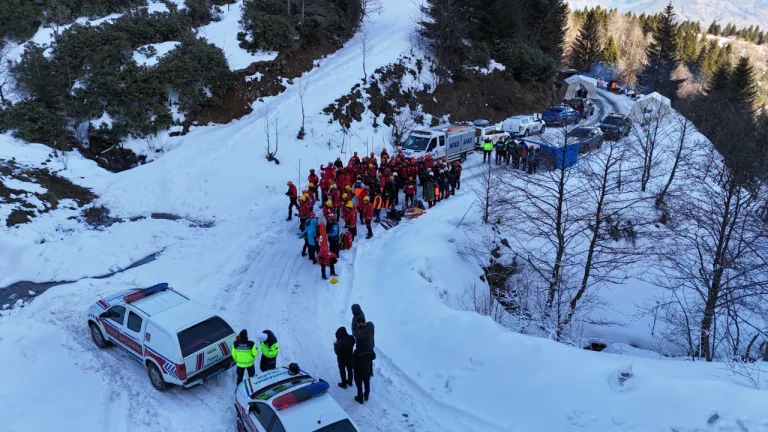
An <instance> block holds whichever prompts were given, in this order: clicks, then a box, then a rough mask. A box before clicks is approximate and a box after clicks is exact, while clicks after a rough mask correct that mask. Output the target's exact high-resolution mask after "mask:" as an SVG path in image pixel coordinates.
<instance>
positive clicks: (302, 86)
mask: <svg viewBox="0 0 768 432" xmlns="http://www.w3.org/2000/svg"><path fill="white" fill-rule="evenodd" d="M307 88H309V82H308V81H306V80H304V78H299V88H298V90H299V102H300V103H301V129H299V134H298V135H297V136H296V138H297V139H304V135H305V131H304V120H305V118H306V117H305V115H304V95H306V94H307Z"/></svg>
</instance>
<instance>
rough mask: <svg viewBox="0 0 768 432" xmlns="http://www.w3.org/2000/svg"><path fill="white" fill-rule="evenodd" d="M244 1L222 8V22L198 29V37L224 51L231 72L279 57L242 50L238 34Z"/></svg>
mask: <svg viewBox="0 0 768 432" xmlns="http://www.w3.org/2000/svg"><path fill="white" fill-rule="evenodd" d="M242 5H243V0H238V1H237V2H236V3H233V4H231V5H225V6H221V9H222V14H221V16H220V18H221V20H220V21H216V22H212V23H210V24H208V25H206V26H202V27H200V28H198V29H197V35H198V36H200V37H204V38H205V39H207V40H208V42H210V43H212V44H214V45H216V46H218V47H219V48H221V49H222V50H223V51H224V55H225V56H226V57H227V62H228V63H229V68H230V69H231V70H240V69H245V68H247V67H248V66H250V64H251V63H253V62H258V61H271V60H274V59H275V57H277V52H271V51H270V52H259V53H256V54H252V53H249V52H248V51H246V50H244V49H242V48H240V42H239V41H238V40H237V33H238V32H239V31H241V30H240V23H239V21H240V18H241V12H240V8H241V7H242Z"/></svg>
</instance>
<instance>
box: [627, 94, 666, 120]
mask: <svg viewBox="0 0 768 432" xmlns="http://www.w3.org/2000/svg"><path fill="white" fill-rule="evenodd" d="M671 109H672V106H671V102H670V100H669V98H667V97H664V96H662V95H660V94H658V93H656V92H653V93H651V94H648V95H642V96H640V97H639V98H637V100H635V103H634V104H632V110H631V111H630V112H629V118H630V119H632V121H633V122H635V123H639V124H641V125H645V124H648V123H650V122H651V121H653V120H654V119H658V118H661V117H664V116H666V115H667V114H669V111H670V110H671Z"/></svg>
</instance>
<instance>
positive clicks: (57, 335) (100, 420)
mask: <svg viewBox="0 0 768 432" xmlns="http://www.w3.org/2000/svg"><path fill="white" fill-rule="evenodd" d="M43 346H44V347H46V348H45V352H38V351H37V350H38V348H39V347H43ZM79 349H80V348H79V347H77V346H76V345H75V344H74V343H73V337H72V335H71V334H70V333H69V332H67V331H66V329H63V328H57V327H56V326H53V325H50V324H43V323H40V322H31V321H30V322H26V323H24V325H16V326H12V325H3V326H0V364H2V365H3V367H4V368H5V369H6V370H7V371H13V373H7V374H6V375H5V377H4V378H3V385H2V386H0V400H1V401H3V402H2V404H3V430H4V431H8V432H12V431H29V430H73V431H75V430H77V431H91V430H93V431H95V430H106V429H112V428H108V426H109V413H108V412H104V411H101V410H94V408H95V407H98V406H101V405H102V404H103V403H104V401H109V399H110V397H109V393H108V387H107V386H105V385H104V384H105V383H104V381H103V378H102V377H101V376H99V375H98V374H95V373H93V372H94V371H93V370H91V371H88V370H87V368H89V367H90V368H93V366H94V365H93V364H91V365H87V364H82V363H84V362H87V357H85V356H80V357H77V358H73V357H72V350H79ZM77 363H81V364H79V365H78V364H77ZM33 371H34V372H33ZM19 389H25V391H18V390H19ZM111 402H112V403H116V402H117V401H111ZM108 405H109V402H108ZM30 407H37V408H36V409H35V411H36V412H37V415H30ZM126 408H127V407H126ZM62 427H63V429H62ZM113 430H126V429H124V428H122V427H118V428H117V429H113Z"/></svg>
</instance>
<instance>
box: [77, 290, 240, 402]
mask: <svg viewBox="0 0 768 432" xmlns="http://www.w3.org/2000/svg"><path fill="white" fill-rule="evenodd" d="M88 327H89V329H90V332H91V339H93V343H95V344H96V346H98V347H99V348H107V347H108V346H110V345H112V344H114V345H116V346H117V347H119V348H121V349H122V350H123V351H125V352H126V353H128V356H129V357H130V358H132V359H134V360H136V361H138V362H140V363H141V364H143V365H144V366H145V367H146V368H147V374H148V375H149V381H150V382H151V383H152V386H154V387H155V388H156V389H157V390H159V391H163V390H166V389H167V388H168V384H175V385H179V386H182V387H193V386H196V385H198V384H202V383H203V382H205V381H208V380H209V379H211V378H213V377H215V376H216V375H218V374H220V373H222V372H224V371H226V370H227V369H229V368H231V367H232V366H234V360H233V359H232V352H231V347H232V345H233V344H234V342H235V332H234V330H232V327H231V326H230V325H229V324H227V322H226V321H224V320H223V319H221V318H220V317H218V316H216V315H215V314H214V313H213V312H212V311H210V310H209V309H207V308H205V307H204V306H203V305H201V304H199V303H197V302H194V301H192V300H190V299H188V298H187V297H185V296H184V295H182V294H180V293H179V292H177V291H175V290H173V289H172V288H170V287H168V284H166V283H161V284H157V285H154V286H151V287H149V288H132V289H129V290H126V291H121V292H119V293H116V294H114V295H111V296H109V297H106V298H103V299H101V300H99V301H97V302H96V303H94V304H93V305H92V306H91V307H90V309H89V310H88Z"/></svg>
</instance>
